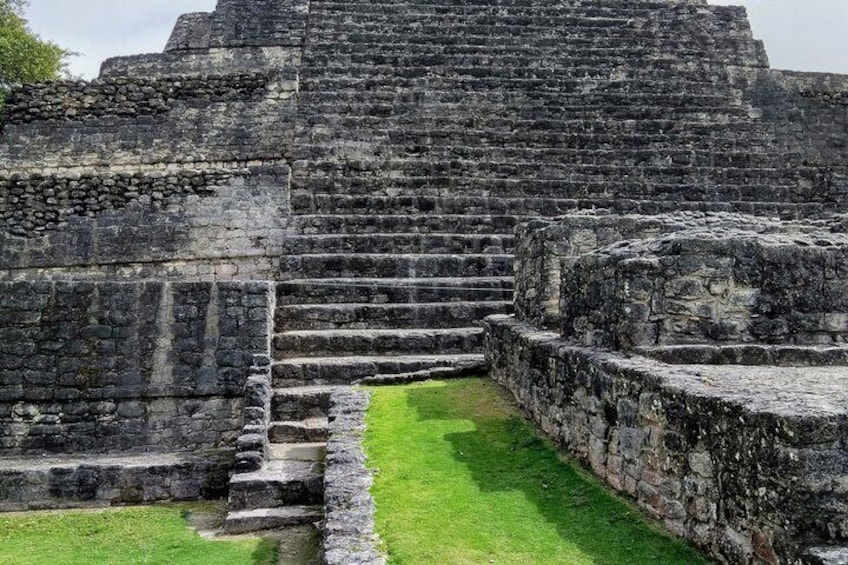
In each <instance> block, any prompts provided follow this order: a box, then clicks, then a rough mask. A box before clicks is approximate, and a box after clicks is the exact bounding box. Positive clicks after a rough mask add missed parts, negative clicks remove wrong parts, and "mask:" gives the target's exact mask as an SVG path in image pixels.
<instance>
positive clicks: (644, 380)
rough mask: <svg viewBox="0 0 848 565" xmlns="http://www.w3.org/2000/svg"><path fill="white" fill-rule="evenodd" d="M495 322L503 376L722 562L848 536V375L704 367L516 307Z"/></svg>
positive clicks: (557, 430) (601, 471)
mask: <svg viewBox="0 0 848 565" xmlns="http://www.w3.org/2000/svg"><path fill="white" fill-rule="evenodd" d="M486 326H487V334H486V339H487V343H486V355H487V360H488V361H489V362H490V364H491V367H492V373H491V375H492V377H493V378H494V379H495V380H496V381H498V382H500V383H502V384H504V385H505V386H507V387H508V388H509V389H510V390H511V391H512V392H513V394H514V395H515V397H516V398H517V399H518V401H519V403H520V404H521V405H522V406H523V407H524V410H525V411H526V413H527V415H528V416H529V417H531V418H532V419H533V420H534V421H536V422H537V423H538V424H539V425H540V426H541V428H542V429H543V430H544V431H545V432H546V433H547V434H549V435H550V436H551V437H553V438H554V439H555V440H556V441H558V442H559V443H561V444H562V445H564V446H565V447H566V448H567V449H568V450H569V451H571V452H572V453H573V454H574V455H575V456H576V457H577V458H578V459H579V460H580V461H582V462H583V463H585V464H586V465H587V466H589V467H590V468H591V469H592V471H593V472H594V473H595V474H597V475H598V476H599V477H601V478H602V479H603V480H605V481H606V483H607V484H609V485H610V486H612V487H613V488H614V489H616V490H619V491H621V492H623V493H625V494H627V495H628V496H630V497H632V498H634V499H635V500H636V501H637V503H638V504H639V506H640V507H642V508H643V509H645V510H646V511H647V512H648V513H649V514H651V515H652V516H654V517H655V518H657V519H659V520H661V521H662V522H663V523H664V524H665V526H666V527H667V528H668V529H669V530H671V531H672V532H675V533H677V534H679V535H681V536H685V537H687V538H689V539H690V540H692V541H694V542H695V543H696V544H697V545H699V546H700V547H702V548H704V549H706V550H707V551H709V552H710V553H711V554H712V555H714V556H716V557H717V558H718V559H719V560H720V561H721V562H729V563H769V564H776V563H796V562H798V558H799V556H800V553H801V552H802V551H803V548H805V547H809V546H813V545H816V544H827V545H831V544H840V543H842V544H844V543H845V542H846V540H848V531H846V529H845V522H844V515H845V512H846V510H848V505H846V501H845V492H844V491H845V489H844V488H843V487H841V486H840V481H842V480H843V478H842V477H843V474H844V468H845V458H846V455H845V452H844V449H842V448H841V447H840V446H841V445H842V443H841V438H844V437H845V434H846V433H848V428H846V419H845V417H844V408H843V407H840V405H839V403H840V402H841V400H840V399H841V398H842V395H841V393H839V392H838V390H840V387H843V386H844V374H843V373H844V371H843V372H842V373H839V375H842V376H838V375H837V374H836V373H834V374H832V375H831V377H833V378H835V379H837V380H836V381H834V382H833V383H832V385H831V386H830V388H828V387H827V386H826V385H825V384H824V383H825V381H822V378H821V370H820V369H810V373H808V374H803V375H801V376H796V375H795V374H794V373H793V374H791V375H790V374H787V375H783V374H780V373H778V372H776V371H775V369H774V368H762V369H759V368H739V367H737V368H733V369H729V368H727V367H716V370H715V371H709V372H708V371H707V369H705V368H703V366H700V367H698V370H697V371H692V370H687V369H686V368H678V367H671V366H668V365H663V364H661V363H657V362H654V361H650V360H647V359H644V358H630V359H628V358H624V357H621V356H617V355H615V354H611V353H603V352H599V351H597V350H593V349H587V348H579V347H573V346H572V345H570V344H569V343H568V342H567V341H564V340H560V339H559V338H558V336H557V335H556V334H554V333H550V332H545V333H542V332H538V331H536V330H533V329H532V328H529V327H528V326H525V325H523V324H521V323H520V322H517V321H515V320H513V319H511V318H509V317H492V318H489V319H488V320H487V324H486ZM757 369H759V372H758V371H757ZM734 372H737V373H739V374H738V375H736V374H734ZM799 375H800V374H799ZM784 379H785V380H784ZM801 379H804V380H801ZM795 380H798V381H799V382H798V383H795ZM766 382H769V383H770V384H769V385H768V387H771V390H772V391H774V392H773V393H772V392H769V388H768V387H766V385H765V383H766ZM816 383H818V384H816ZM794 384H797V386H794V387H793V386H791V385H794ZM789 389H793V390H789ZM818 389H825V390H818ZM760 391H762V392H760ZM815 394H822V395H823V396H822V397H821V398H819V397H817V396H811V395H815ZM824 397H829V398H830V399H832V401H831V402H828V401H823V400H822V398H824ZM805 399H806V400H805ZM814 406H816V408H814Z"/></svg>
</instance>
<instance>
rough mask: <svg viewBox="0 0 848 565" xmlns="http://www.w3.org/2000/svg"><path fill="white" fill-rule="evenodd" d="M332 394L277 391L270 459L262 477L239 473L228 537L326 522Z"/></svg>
mask: <svg viewBox="0 0 848 565" xmlns="http://www.w3.org/2000/svg"><path fill="white" fill-rule="evenodd" d="M330 392H331V390H330V389H329V388H327V387H295V388H287V389H282V390H275V391H274V395H273V397H272V402H271V413H272V414H271V416H272V422H271V424H270V426H269V429H268V438H269V440H270V447H269V450H268V451H269V453H268V458H267V459H266V461H265V463H264V465H263V466H262V468H261V469H259V470H258V471H254V472H251V473H237V474H234V475H233V476H232V478H231V479H230V495H229V500H228V510H229V514H228V515H227V519H226V521H225V524H224V530H225V531H226V532H227V533H230V534H239V533H245V532H252V531H258V530H270V529H277V528H283V527H286V526H298V525H303V524H314V523H318V522H320V521H321V520H322V518H323V516H324V509H323V502H324V456H325V451H326V445H327V410H328V408H329V399H330Z"/></svg>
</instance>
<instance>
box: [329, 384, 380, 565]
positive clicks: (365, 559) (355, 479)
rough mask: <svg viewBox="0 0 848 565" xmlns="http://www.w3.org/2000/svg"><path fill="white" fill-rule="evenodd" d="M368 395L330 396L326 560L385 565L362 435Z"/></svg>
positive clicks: (352, 391) (333, 564)
mask: <svg viewBox="0 0 848 565" xmlns="http://www.w3.org/2000/svg"><path fill="white" fill-rule="evenodd" d="M368 402H369V394H368V393H367V392H366V391H364V390H362V389H358V388H338V389H336V390H335V391H333V393H332V395H331V397H330V413H329V420H330V428H329V432H330V439H329V441H328V442H327V459H326V470H325V472H324V507H325V514H326V519H325V525H324V563H325V564H327V565H351V564H352V563H356V564H359V565H382V564H384V563H385V562H386V560H385V557H384V556H383V555H381V554H380V552H379V551H378V550H377V536H376V534H375V533H374V501H373V500H372V499H371V494H370V492H369V489H370V488H371V472H370V471H369V470H368V469H367V468H366V467H365V454H364V453H363V452H362V434H363V431H364V430H365V411H366V410H367V408H368Z"/></svg>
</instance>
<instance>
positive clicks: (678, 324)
mask: <svg viewBox="0 0 848 565" xmlns="http://www.w3.org/2000/svg"><path fill="white" fill-rule="evenodd" d="M846 339H848V76H839V75H831V74H820V73H802V72H790V71H779V70H774V69H771V68H770V66H769V62H768V59H767V55H766V52H765V50H764V47H763V45H762V43H761V42H760V41H758V40H756V39H754V37H753V35H752V33H751V29H750V26H749V23H748V20H747V17H746V14H745V11H744V10H743V9H742V8H739V7H731V6H713V5H708V4H707V3H706V1H705V0H676V1H672V0H669V1H663V0H559V1H547V0H546V1H543V0H357V1H355V2H352V1H345V0H219V1H218V4H217V7H216V9H215V11H213V12H211V13H191V14H186V15H184V16H182V17H181V18H180V19H179V20H178V21H177V22H176V25H175V27H174V31H173V33H172V35H171V38H170V40H169V41H168V44H167V46H166V48H165V50H164V52H163V53H161V54H154V55H137V56H130V57H118V58H113V59H109V60H107V61H105V62H104V63H103V66H102V69H101V73H100V77H99V78H98V79H96V80H93V81H91V82H83V81H60V82H53V83H45V84H36V85H28V86H23V87H20V88H18V89H16V90H14V91H13V92H12V93H11V94H10V96H9V97H8V99H7V103H6V106H5V110H4V114H3V117H2V123H1V124H0V511H14V510H26V509H46V508H71V507H88V506H107V505H122V504H136V503H153V502H158V501H167V500H195V499H203V498H216V497H226V498H227V499H228V511H229V514H228V517H227V523H226V528H227V531H229V532H245V531H251V530H255V529H263V528H272V527H277V526H284V525H287V524H303V523H319V524H321V527H322V529H323V532H324V537H323V551H324V561H325V562H326V563H332V564H340V565H351V564H355V563H356V564H358V563H363V564H364V563H382V562H383V557H382V556H381V555H380V554H379V552H378V551H377V549H376V547H377V546H376V540H375V536H374V534H373V530H372V523H373V502H372V500H371V498H370V496H369V494H368V488H369V485H370V480H371V478H370V476H369V473H368V471H367V469H366V467H365V463H364V457H363V455H362V451H361V448H360V442H359V439H360V437H361V434H362V429H363V421H364V420H363V412H364V409H365V407H366V405H367V402H368V396H367V392H365V391H364V390H363V389H362V388H360V387H356V386H351V385H354V384H357V383H363V382H365V383H381V382H396V381H403V380H414V379H426V378H431V377H433V378H440V377H450V376H459V375H468V374H474V375H485V374H488V375H489V376H490V377H491V378H493V379H494V380H496V381H497V382H499V383H502V384H503V385H504V386H505V387H507V388H508V389H509V390H510V391H511V392H512V393H513V394H514V396H515V398H516V399H517V401H518V403H519V404H520V406H521V407H522V408H523V410H524V411H525V412H526V414H527V416H528V417H529V418H531V419H532V420H533V421H534V422H535V423H536V424H537V425H538V426H539V427H540V428H541V429H543V430H544V431H545V432H546V433H547V434H548V435H549V436H551V437H552V438H553V439H554V440H556V441H557V442H558V443H559V444H560V445H561V447H562V448H563V449H564V450H565V451H567V452H569V453H571V454H572V456H573V457H574V458H576V459H577V460H578V461H580V462H581V463H582V464H583V465H584V466H586V467H587V468H588V469H591V471H592V472H593V473H594V474H595V475H597V476H598V477H600V478H601V479H602V480H603V481H604V482H605V483H606V484H607V485H608V486H609V487H610V488H611V489H614V490H615V491H618V492H620V493H621V494H622V495H623V496H625V497H626V498H629V499H630V500H632V501H634V502H635V504H637V505H638V506H639V507H640V508H641V509H643V510H644V511H645V512H646V513H647V514H648V515H650V516H652V517H653V518H655V519H657V520H658V521H660V522H661V523H662V524H663V525H664V526H665V528H666V529H667V530H669V531H670V532H672V533H673V534H675V535H678V536H681V537H685V538H687V539H688V540H691V542H692V543H694V544H695V545H696V546H698V547H699V548H701V549H702V550H703V551H705V552H706V553H707V554H708V555H710V556H711V557H712V558H713V559H715V560H716V561H717V562H721V563H729V564H778V563H780V564H805V565H824V564H830V565H834V564H837V563H842V564H844V563H848V344H846Z"/></svg>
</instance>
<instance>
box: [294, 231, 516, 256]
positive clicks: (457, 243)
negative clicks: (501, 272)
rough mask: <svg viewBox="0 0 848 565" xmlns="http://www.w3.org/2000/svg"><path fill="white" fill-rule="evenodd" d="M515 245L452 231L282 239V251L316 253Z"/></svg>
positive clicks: (510, 239) (484, 249)
mask: <svg viewBox="0 0 848 565" xmlns="http://www.w3.org/2000/svg"><path fill="white" fill-rule="evenodd" d="M514 247H515V238H514V236H512V235H489V234H485V235H481V234H451V233H426V234H415V233H370V234H338V235H336V234H320V235H292V236H288V237H287V238H286V239H285V240H284V241H283V250H282V252H283V253H284V254H288V255H297V254H316V253H414V254H423V253H437V254H455V253H473V254H484V255H485V254H501V255H503V254H505V253H511V252H512V250H513V248H514Z"/></svg>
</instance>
